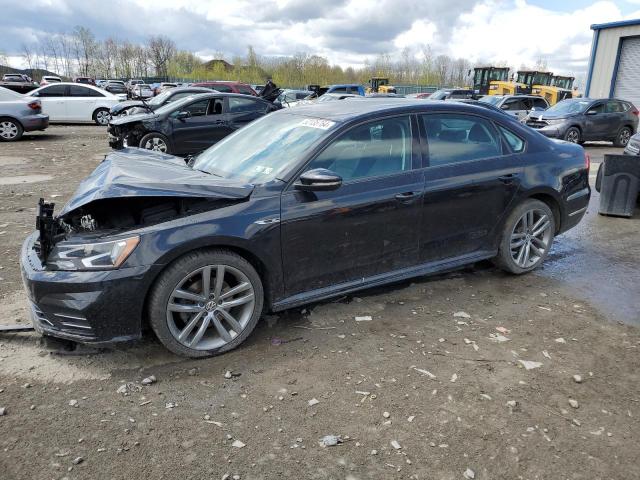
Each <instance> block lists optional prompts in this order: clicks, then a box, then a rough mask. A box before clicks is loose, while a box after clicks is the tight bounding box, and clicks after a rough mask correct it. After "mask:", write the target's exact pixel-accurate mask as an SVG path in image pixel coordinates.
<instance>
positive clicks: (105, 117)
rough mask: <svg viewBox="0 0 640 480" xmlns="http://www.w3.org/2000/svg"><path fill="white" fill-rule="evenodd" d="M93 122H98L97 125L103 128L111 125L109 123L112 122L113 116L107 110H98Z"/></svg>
mask: <svg viewBox="0 0 640 480" xmlns="http://www.w3.org/2000/svg"><path fill="white" fill-rule="evenodd" d="M93 121H94V122H96V125H100V126H101V127H104V126H106V125H109V122H110V121H111V114H110V113H109V110H107V109H106V108H99V109H98V110H96V111H95V112H94V113H93Z"/></svg>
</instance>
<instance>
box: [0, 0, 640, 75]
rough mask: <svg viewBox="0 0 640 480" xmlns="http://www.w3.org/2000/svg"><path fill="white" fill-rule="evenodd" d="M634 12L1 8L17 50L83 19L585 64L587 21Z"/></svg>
mask: <svg viewBox="0 0 640 480" xmlns="http://www.w3.org/2000/svg"><path fill="white" fill-rule="evenodd" d="M7 1H11V0H0V3H1V2H7ZM634 3H640V0H634ZM625 13H628V9H626V10H625ZM630 16H632V14H630V15H626V16H625V15H623V13H622V12H621V9H620V7H619V5H617V3H616V2H615V1H613V0H599V1H598V0H592V1H591V3H589V4H587V5H585V6H584V7H582V8H580V9H577V10H574V11H573V12H566V11H556V10H553V9H551V8H543V7H539V6H535V5H532V4H530V3H528V2H527V1H526V0H376V1H371V0H369V1H365V0H325V1H323V2H317V3H315V4H314V3H312V2H310V1H309V0H262V1H259V2H256V1H255V0H228V1H224V2H222V1H214V0H154V1H153V2H149V1H148V0H109V1H106V2H94V1H86V0H31V1H30V2H15V1H11V7H10V8H4V9H3V15H2V16H1V17H0V31H2V32H3V35H2V44H1V45H0V49H2V50H4V52H5V53H6V54H7V55H9V56H12V58H14V57H15V56H19V55H20V51H21V46H22V45H23V44H33V43H35V42H36V41H37V40H38V39H39V38H43V37H44V36H46V35H50V34H52V33H59V32H64V31H66V32H69V31H71V30H72V29H73V28H74V27H75V26H76V25H82V26H86V27H88V28H90V29H91V30H92V31H93V32H94V34H95V35H96V38H98V39H105V38H108V37H113V38H117V39H120V40H125V39H126V40H129V41H131V42H136V43H140V42H144V41H145V40H146V39H147V38H148V37H149V36H151V35H154V34H163V35H167V36H169V37H170V38H172V39H173V40H174V41H175V42H176V44H177V45H178V48H181V49H187V50H191V51H193V52H196V53H197V54H198V55H201V56H203V57H206V58H211V57H212V56H213V55H214V54H216V53H217V52H223V53H224V54H225V55H226V56H227V57H228V58H232V57H233V56H236V55H243V54H245V52H246V48H247V46H248V45H252V46H253V47H254V48H255V49H256V51H257V52H258V53H259V54H261V55H270V56H287V55H293V54H295V53H297V52H306V53H311V54H319V55H323V56H325V57H327V58H328V59H329V60H330V61H331V62H332V63H337V64H340V65H342V66H347V65H353V66H361V65H363V64H364V63H365V62H366V60H367V59H370V60H372V59H373V58H374V57H375V56H376V55H377V54H381V53H391V54H394V53H397V52H399V51H400V50H402V49H404V48H411V47H415V50H416V51H417V50H419V49H420V47H421V46H422V45H425V44H429V45H430V46H431V48H432V51H433V52H434V54H436V55H437V54H448V55H450V56H454V57H462V58H465V59H468V60H470V61H472V62H475V61H483V62H486V63H492V62H499V61H506V62H508V63H509V64H510V65H512V66H515V67H518V66H520V65H521V64H529V65H531V64H533V63H535V61H536V60H537V59H538V58H540V57H542V58H545V59H546V60H547V61H548V63H549V67H550V68H551V69H553V70H554V71H557V72H559V73H570V72H576V73H579V72H583V71H584V70H586V64H587V61H588V56H589V51H590V44H591V37H592V32H591V30H590V25H591V24H593V23H602V22H607V21H613V20H620V19H623V18H628V17H630ZM636 16H637V13H636Z"/></svg>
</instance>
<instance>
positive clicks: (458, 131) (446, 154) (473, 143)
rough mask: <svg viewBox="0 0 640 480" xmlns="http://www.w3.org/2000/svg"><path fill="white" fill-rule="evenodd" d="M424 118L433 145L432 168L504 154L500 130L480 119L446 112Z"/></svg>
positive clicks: (430, 157) (428, 139) (430, 154)
mask: <svg viewBox="0 0 640 480" xmlns="http://www.w3.org/2000/svg"><path fill="white" fill-rule="evenodd" d="M422 118H423V124H424V129H425V130H426V132H425V133H426V137H427V141H428V143H429V166H430V167H438V166H440V165H450V164H454V163H460V162H467V161H469V160H477V159H480V158H488V157H496V156H498V155H501V154H502V149H501V147H500V139H499V137H498V136H497V133H496V131H495V130H494V128H493V127H492V126H491V124H490V123H489V122H488V121H486V120H484V119H482V118H480V117H475V116H471V115H461V114H447V113H443V114H433V115H423V117H422Z"/></svg>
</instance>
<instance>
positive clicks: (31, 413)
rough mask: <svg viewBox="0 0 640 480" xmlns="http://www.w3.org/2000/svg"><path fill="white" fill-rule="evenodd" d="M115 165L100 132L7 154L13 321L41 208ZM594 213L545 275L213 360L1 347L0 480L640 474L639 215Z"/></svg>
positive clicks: (57, 129)
mask: <svg viewBox="0 0 640 480" xmlns="http://www.w3.org/2000/svg"><path fill="white" fill-rule="evenodd" d="M107 151H108V147H107V142H106V132H105V130H104V129H101V128H99V127H92V126H53V127H51V128H49V129H48V130H47V131H46V132H45V133H38V134H33V135H27V136H26V137H25V139H24V140H23V141H21V142H18V143H13V144H0V168H2V175H1V176H0V247H1V248H0V252H1V253H2V256H1V257H0V315H1V317H2V322H4V323H19V322H22V323H28V322H29V319H28V316H27V312H26V307H25V303H24V302H25V297H24V295H23V293H22V290H21V289H22V285H21V280H20V274H19V268H18V255H19V248H20V244H21V242H22V240H23V239H24V237H25V235H26V234H27V233H28V232H30V231H31V230H32V228H33V226H34V225H33V224H34V213H35V208H34V207H35V204H36V202H37V200H38V198H39V197H40V196H44V197H45V198H48V199H55V201H56V202H58V203H59V206H61V205H62V203H64V201H66V200H67V199H68V198H69V196H70V195H71V194H72V192H73V190H74V189H75V187H76V185H77V183H78V181H79V180H80V179H81V178H83V177H84V176H85V175H86V174H88V173H89V172H90V171H91V170H92V169H93V168H94V167H95V166H96V164H97V163H98V162H99V161H100V160H101V159H102V158H103V155H104V153H106V152H107ZM589 151H590V152H591V154H592V159H593V160H594V161H595V162H597V161H600V159H601V157H602V154H603V153H607V152H609V151H613V149H610V148H608V147H605V146H602V145H600V146H591V147H589ZM595 167H597V165H595ZM593 174H594V175H595V168H594V170H593ZM596 212H597V195H594V197H593V198H592V203H591V207H590V212H589V215H588V217H587V218H586V219H585V220H584V222H583V224H584V225H582V226H581V227H580V228H578V229H576V230H574V231H572V232H569V233H568V234H567V235H565V236H563V237H559V238H558V239H557V243H556V246H555V248H554V251H553V254H552V255H551V257H550V258H549V260H548V262H547V264H546V265H545V267H544V268H543V269H541V270H539V271H536V272H535V273H533V274H529V275H526V276H522V277H513V276H509V275H506V274H503V273H501V272H500V271H498V270H496V269H495V268H493V267H492V266H491V265H490V264H488V263H482V264H478V265H476V266H474V267H473V268H468V269H465V270H462V271H459V272H455V273H451V274H447V275H441V276H438V277H431V278H421V279H417V280H414V281H413V282H406V283H402V284H399V285H395V286H392V287H388V288H384V289H377V290H374V291H371V290H370V291H366V292H362V293H360V294H359V295H358V296H349V297H345V298H343V299H339V300H338V301H335V302H328V303H323V304H316V305H311V306H309V307H307V308H306V309H296V310H293V311H288V312H285V313H283V314H279V315H271V316H268V317H266V318H265V319H264V321H262V322H261V323H260V324H259V325H258V327H257V329H256V331H255V332H254V333H253V335H252V336H251V337H250V338H249V339H248V340H247V342H246V343H245V345H244V346H243V347H241V348H239V349H238V350H235V351H233V352H230V353H227V354H225V355H223V356H220V357H216V358H213V359H206V360H199V361H195V360H186V359H183V358H179V357H176V356H173V355H171V354H170V353H168V352H167V351H165V350H164V349H163V348H162V347H161V346H160V345H159V344H158V343H157V342H156V341H155V340H154V339H153V338H146V339H144V340H143V341H141V342H138V343H135V344H130V345H126V346H122V347H121V348H119V349H116V350H104V351H99V352H93V351H91V350H87V349H85V350H82V349H81V350H79V351H75V352H66V351H64V350H63V349H62V348H60V347H59V346H55V345H54V346H52V345H49V344H43V343H42V342H41V341H40V339H39V337H38V336H37V335H35V334H33V333H23V334H11V335H6V334H5V335H2V336H0V408H5V409H6V410H5V414H4V415H3V416H0V478H2V479H7V480H13V479H62V478H68V479H103V478H104V479H124V478H158V479H174V478H181V479H203V478H211V479H224V478H229V479H231V478H234V479H235V478H240V479H276V478H277V479H290V478H291V479H293V478H296V479H302V478H305V479H307V478H308V479H352V480H354V479H382V478H384V479H387V478H389V479H396V478H398V479H400V478H415V479H434V480H436V479H437V480H448V479H464V478H475V479H481V480H485V479H486V480H489V479H509V480H511V479H523V480H525V479H526V480H533V479H549V480H556V479H590V480H595V479H616V480H627V479H628V480H631V479H637V478H640V465H639V464H638V462H637V456H638V455H637V452H638V441H639V440H640V394H639V393H638V387H637V386H638V384H640V373H639V372H640V368H639V367H640V360H639V358H638V347H639V346H640V335H639V331H638V328H637V325H638V324H639V323H640V322H639V321H638V320H639V319H638V298H640V287H639V286H638V285H640V274H638V270H640V269H638V268H637V267H638V266H639V265H640V239H639V235H638V231H639V229H638V226H639V225H640V211H637V212H636V218H635V219H632V220H624V219H613V218H605V217H599V216H598V215H597V213H596ZM612 250H613V251H612ZM621 277H624V278H621ZM607 292H608V293H607ZM367 315H368V316H371V317H372V319H371V320H370V321H361V322H356V321H355V317H356V316H367ZM228 371H229V372H231V373H232V375H226V376H225V373H226V372H228ZM150 375H154V376H155V377H156V378H157V382H156V383H153V384H151V385H142V384H141V381H142V379H143V378H145V377H148V376H150ZM576 375H578V376H580V377H576V378H574V376H576ZM229 376H230V377H231V378H226V377H229ZM123 385H124V387H123ZM326 435H336V436H340V440H341V443H339V444H338V445H335V446H327V447H325V446H321V445H320V444H319V441H320V440H321V439H322V438H323V437H325V436H326Z"/></svg>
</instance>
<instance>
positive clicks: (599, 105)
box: [589, 103, 605, 113]
mask: <svg viewBox="0 0 640 480" xmlns="http://www.w3.org/2000/svg"><path fill="white" fill-rule="evenodd" d="M589 110H595V111H596V113H604V110H605V105H604V103H596V104H595V105H591V107H589Z"/></svg>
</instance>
